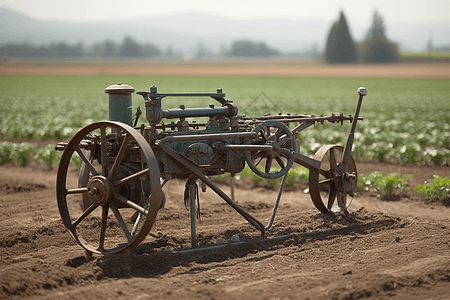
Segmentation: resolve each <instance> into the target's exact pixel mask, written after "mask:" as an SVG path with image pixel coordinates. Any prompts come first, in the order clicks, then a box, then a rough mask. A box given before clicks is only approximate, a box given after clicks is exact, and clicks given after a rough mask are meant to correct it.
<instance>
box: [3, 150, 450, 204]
mask: <svg viewBox="0 0 450 300" xmlns="http://www.w3.org/2000/svg"><path fill="white" fill-rule="evenodd" d="M61 155H62V152H58V151H55V149H54V146H53V145H47V146H44V147H37V146H36V145H33V144H32V143H28V142H22V143H11V142H0V164H4V163H13V164H17V165H21V166H26V165H28V164H30V163H33V162H34V163H38V164H41V165H42V166H43V168H44V169H46V170H51V169H52V168H53V167H54V166H55V165H57V164H58V162H59V160H60V158H61ZM71 162H72V164H73V165H74V166H75V167H77V168H80V167H81V163H82V161H81V158H80V157H79V156H77V155H74V156H73V157H72V159H71ZM409 178H411V176H409ZM308 179H309V170H308V169H306V168H304V167H302V166H299V167H295V168H291V169H290V170H289V172H288V174H287V177H286V182H285V185H286V186H287V187H293V186H299V185H300V186H302V185H305V186H306V185H307V184H308ZM213 180H214V181H216V182H222V183H228V184H229V183H230V182H231V180H234V181H240V180H248V181H250V182H251V183H252V184H253V186H254V187H258V186H264V187H266V188H269V189H275V188H277V187H278V186H279V185H280V182H281V178H278V179H270V180H269V179H264V178H262V177H260V176H258V175H256V174H255V173H254V172H252V171H251V169H250V168H249V167H248V166H246V167H245V168H244V170H243V171H242V172H240V173H238V174H235V175H234V176H233V177H231V175H230V174H229V173H225V174H222V175H218V176H214V177H213ZM407 180H408V178H403V177H401V176H400V175H398V174H391V175H389V176H383V175H382V174H381V173H379V172H373V173H371V174H369V175H364V174H360V175H359V176H358V184H357V191H358V192H362V191H367V190H369V189H370V190H372V191H373V192H375V193H376V194H377V196H379V197H401V196H403V195H404V194H405V193H406V192H407V190H408V189H409V185H408V182H407ZM414 189H415V191H416V192H417V193H418V194H419V195H420V196H421V197H422V198H423V199H424V200H426V201H434V200H444V199H446V198H447V197H448V195H449V192H450V177H440V176H437V175H435V176H434V177H433V178H432V179H430V180H429V181H428V182H425V183H424V184H423V185H417V186H416V187H415V188H414Z"/></svg>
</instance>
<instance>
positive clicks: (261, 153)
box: [252, 151, 264, 161]
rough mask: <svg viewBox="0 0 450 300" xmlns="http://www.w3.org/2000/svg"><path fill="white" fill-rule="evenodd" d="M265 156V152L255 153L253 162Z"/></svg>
mask: <svg viewBox="0 0 450 300" xmlns="http://www.w3.org/2000/svg"><path fill="white" fill-rule="evenodd" d="M263 155H264V152H263V151H258V152H256V153H255V155H253V156H252V160H253V161H255V160H257V159H258V158H261V157H262V156H263Z"/></svg>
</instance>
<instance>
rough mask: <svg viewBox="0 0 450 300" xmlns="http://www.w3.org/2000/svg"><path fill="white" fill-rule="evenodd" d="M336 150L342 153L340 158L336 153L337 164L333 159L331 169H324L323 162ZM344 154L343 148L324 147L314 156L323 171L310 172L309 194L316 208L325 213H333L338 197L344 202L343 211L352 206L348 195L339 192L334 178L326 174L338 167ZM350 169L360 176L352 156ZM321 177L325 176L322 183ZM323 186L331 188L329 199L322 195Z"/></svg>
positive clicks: (328, 193)
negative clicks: (348, 201) (348, 200)
mask: <svg viewBox="0 0 450 300" xmlns="http://www.w3.org/2000/svg"><path fill="white" fill-rule="evenodd" d="M336 150H337V151H339V152H340V154H341V155H340V157H338V155H336V153H335V158H336V160H335V162H334V163H333V162H332V159H330V166H329V168H323V162H324V161H323V160H324V158H325V156H326V155H327V154H328V153H331V152H335V151H336ZM343 152H344V147H343V146H340V145H324V146H322V147H321V148H320V149H319V150H318V151H317V152H316V154H315V155H314V159H316V160H319V161H320V162H321V170H317V169H311V170H310V172H309V194H310V196H311V199H312V201H313V203H314V206H315V207H316V208H317V209H318V210H320V211H321V212H323V213H325V212H329V211H332V209H333V205H334V204H335V202H336V199H337V198H338V197H341V199H342V202H343V203H344V205H343V207H340V208H341V209H346V208H347V207H348V206H349V205H350V203H348V204H347V195H346V194H343V193H341V192H339V191H338V190H337V189H336V188H335V184H334V178H333V176H330V175H328V174H326V172H329V171H331V170H332V169H333V168H335V167H336V166H337V164H338V161H339V160H340V161H341V160H342V155H343ZM332 164H334V166H332ZM348 169H349V170H351V171H352V172H355V174H356V176H358V172H357V169H356V163H355V160H354V159H353V156H350V160H349V163H348ZM320 176H323V177H324V178H325V179H324V180H323V181H320ZM322 185H323V186H329V188H328V192H326V195H327V199H323V198H322V195H321V194H320V191H321V186H322Z"/></svg>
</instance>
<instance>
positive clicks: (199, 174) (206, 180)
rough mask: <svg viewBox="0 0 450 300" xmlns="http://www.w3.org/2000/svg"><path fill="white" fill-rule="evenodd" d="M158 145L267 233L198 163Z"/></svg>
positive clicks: (163, 145) (245, 217)
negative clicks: (204, 172) (201, 169)
mask: <svg viewBox="0 0 450 300" xmlns="http://www.w3.org/2000/svg"><path fill="white" fill-rule="evenodd" d="M155 144H156V145H157V146H159V147H160V149H161V150H162V151H164V152H165V153H167V154H168V155H169V156H171V157H172V158H173V159H175V160H177V161H178V162H180V163H181V164H183V165H184V166H185V167H186V168H188V169H189V170H190V171H191V172H192V173H194V174H195V175H196V176H197V177H198V178H199V179H200V180H201V181H203V182H204V183H205V184H206V185H207V186H209V187H210V188H211V189H212V190H213V191H214V192H215V193H216V194H217V195H219V196H220V197H221V198H222V199H223V200H225V202H227V203H228V204H229V205H230V206H231V207H233V208H234V210H236V211H237V212H238V213H239V214H240V215H241V216H243V217H244V219H246V220H247V221H248V222H249V223H250V224H252V226H253V227H255V228H256V229H258V230H260V231H261V235H262V236H264V234H265V227H264V225H263V224H262V223H261V222H260V221H259V220H258V219H256V218H255V217H253V216H252V215H251V214H250V213H248V212H247V211H246V210H245V209H243V208H242V207H240V206H239V205H238V204H237V203H236V202H234V201H233V200H232V199H231V198H230V197H229V196H228V195H227V194H225V192H224V191H222V190H221V189H220V188H219V187H217V186H216V185H215V184H214V183H213V182H212V181H211V179H209V178H208V177H206V176H205V175H204V174H203V173H202V172H201V171H200V169H199V168H198V166H197V165H195V164H194V163H193V162H191V161H190V160H188V159H187V158H185V157H184V156H183V155H181V154H180V153H178V152H176V151H175V150H173V149H171V148H170V147H168V146H167V145H165V144H163V143H160V142H159V141H157V142H156V143H155Z"/></svg>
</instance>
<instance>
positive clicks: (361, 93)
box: [342, 87, 367, 166]
mask: <svg viewBox="0 0 450 300" xmlns="http://www.w3.org/2000/svg"><path fill="white" fill-rule="evenodd" d="M358 94H359V99H358V105H357V106H356V111H355V118H356V119H355V121H354V122H353V124H352V128H351V129H350V133H349V134H348V138H347V143H346V144H345V148H344V154H343V157H342V164H343V165H344V166H347V165H348V162H349V160H350V155H351V152H352V146H353V140H354V138H355V130H356V123H357V121H358V116H359V111H360V110H361V104H362V100H363V97H364V96H365V95H367V90H366V89H365V88H363V87H361V88H359V89H358Z"/></svg>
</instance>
